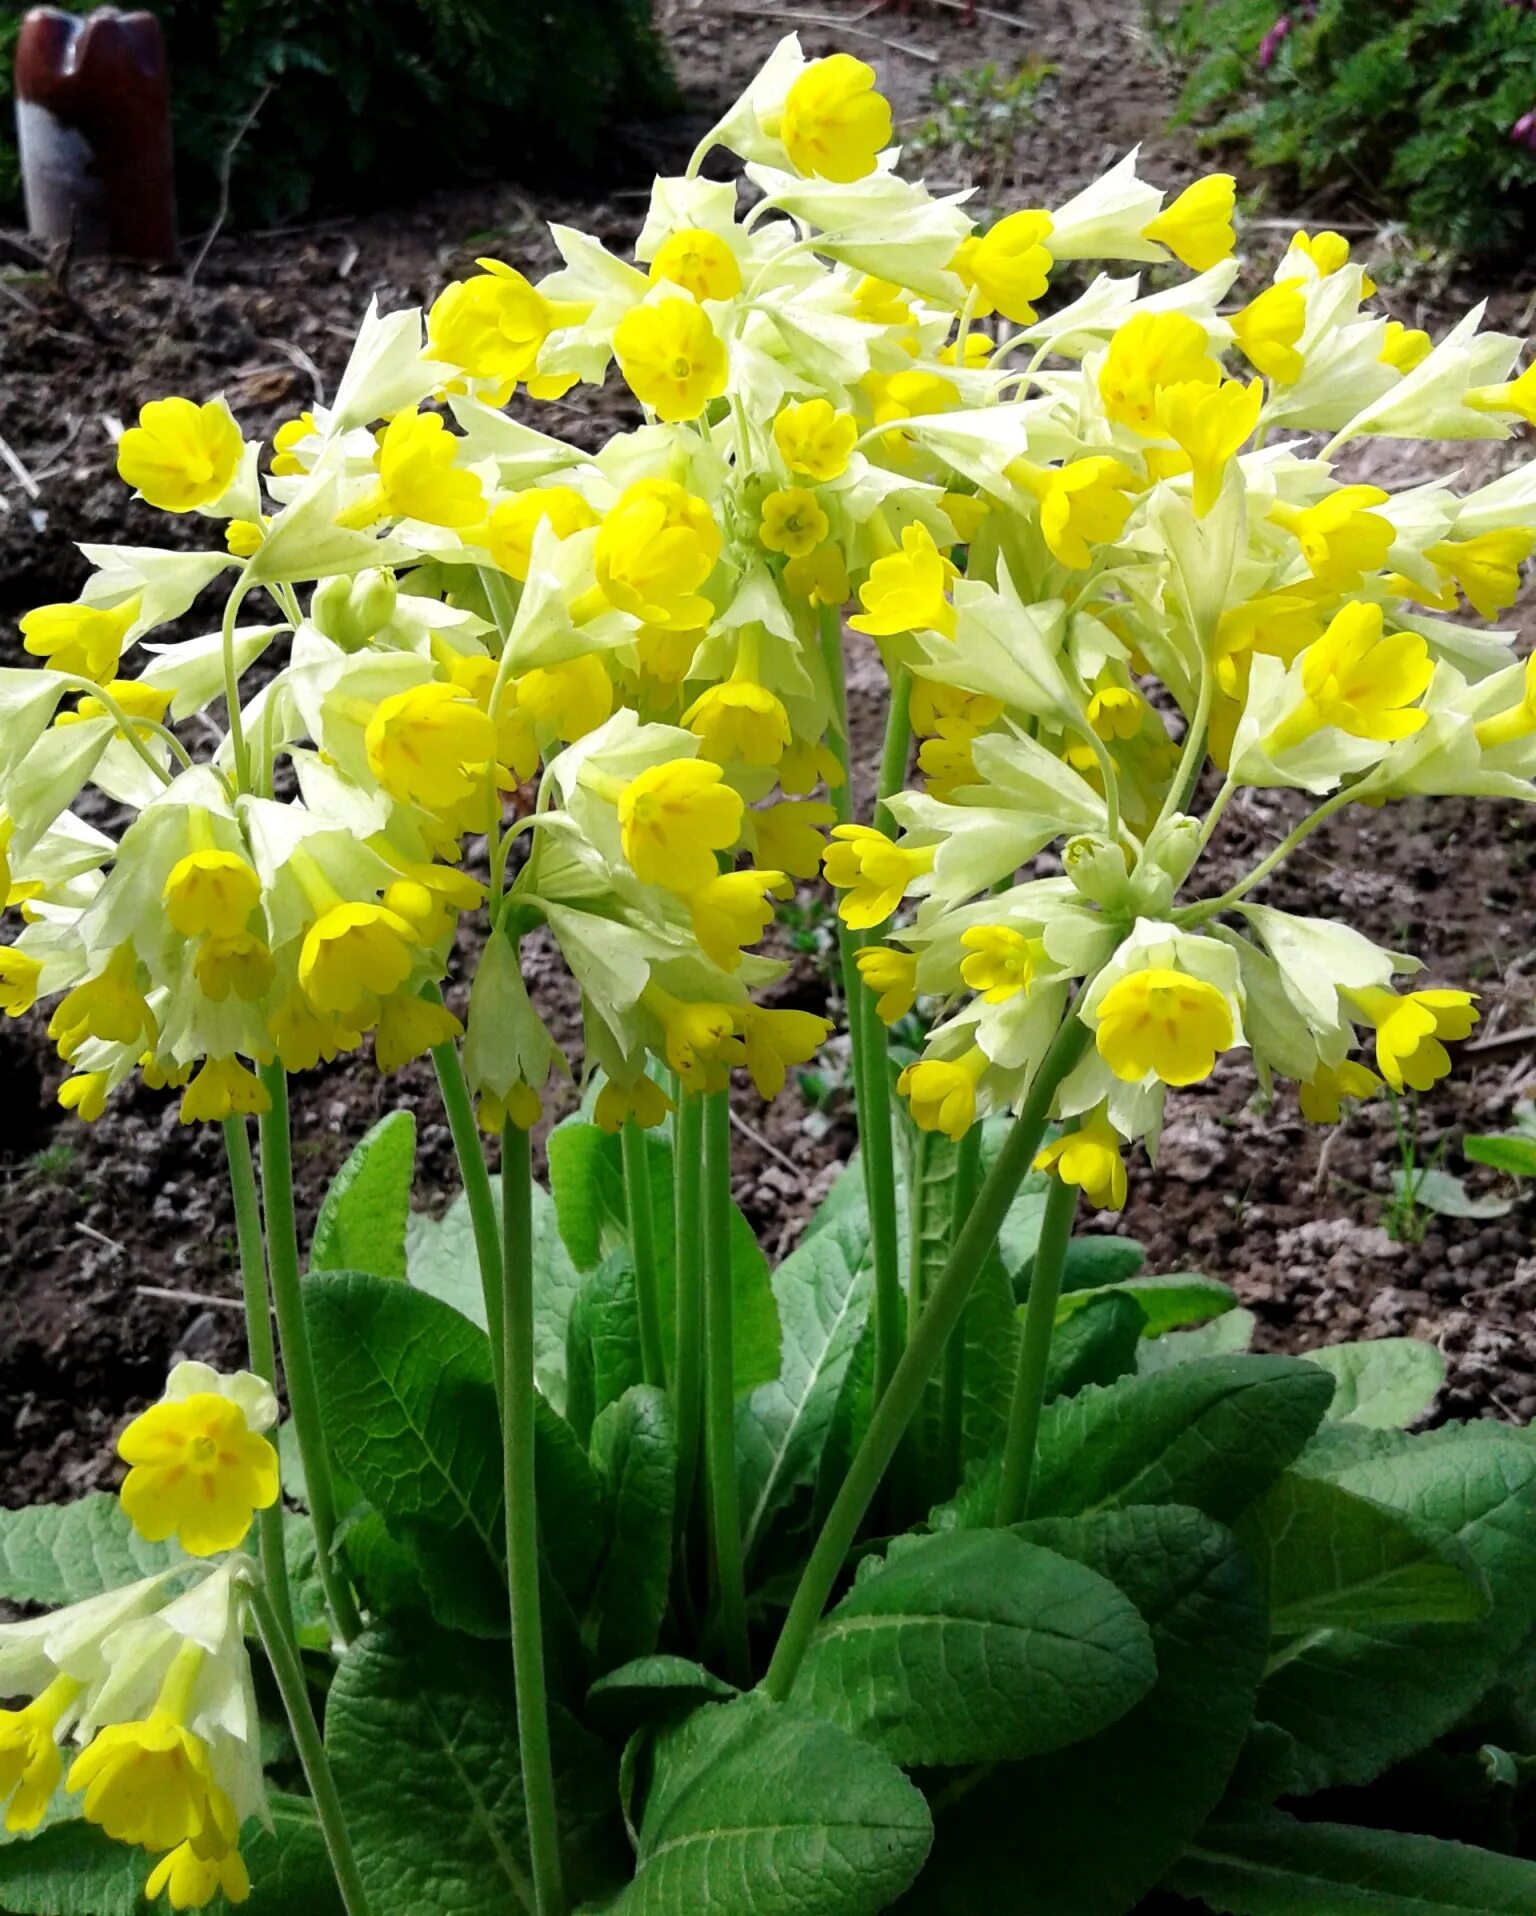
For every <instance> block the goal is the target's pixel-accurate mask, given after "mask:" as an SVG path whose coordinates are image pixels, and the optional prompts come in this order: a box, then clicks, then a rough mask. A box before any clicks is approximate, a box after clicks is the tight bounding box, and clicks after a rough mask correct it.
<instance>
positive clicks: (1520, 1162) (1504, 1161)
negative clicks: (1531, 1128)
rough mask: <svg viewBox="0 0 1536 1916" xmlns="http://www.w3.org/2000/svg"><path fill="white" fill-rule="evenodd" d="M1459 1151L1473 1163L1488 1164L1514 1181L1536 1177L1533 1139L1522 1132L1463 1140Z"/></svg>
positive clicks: (1535, 1152)
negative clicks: (1505, 1172) (1505, 1173)
mask: <svg viewBox="0 0 1536 1916" xmlns="http://www.w3.org/2000/svg"><path fill="white" fill-rule="evenodd" d="M1461 1148H1462V1150H1464V1151H1465V1152H1466V1154H1467V1156H1468V1157H1469V1158H1470V1159H1471V1160H1472V1162H1473V1163H1474V1164H1490V1165H1492V1166H1493V1168H1494V1170H1495V1171H1507V1172H1508V1173H1509V1175H1510V1176H1511V1177H1515V1178H1536V1138H1533V1137H1531V1136H1530V1134H1529V1133H1528V1132H1524V1131H1500V1132H1495V1133H1493V1134H1492V1135H1490V1136H1484V1137H1471V1138H1463V1139H1462V1141H1461Z"/></svg>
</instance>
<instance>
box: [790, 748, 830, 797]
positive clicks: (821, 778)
mask: <svg viewBox="0 0 1536 1916" xmlns="http://www.w3.org/2000/svg"><path fill="white" fill-rule="evenodd" d="M822 783H825V785H826V787H827V789H828V791H835V790H836V789H837V787H838V786H840V785H841V784H842V783H843V768H842V766H841V765H840V764H839V763H838V760H837V754H836V752H834V751H832V750H831V749H830V748H829V747H828V746H825V745H822V744H820V743H818V742H817V741H815V740H813V739H799V738H797V739H792V740H791V741H790V743H789V744H788V745H787V746H785V748H784V752H783V754H782V756H781V757H780V759H779V789H780V791H783V792H789V793H791V794H793V795H794V796H795V797H797V798H803V797H804V796H805V794H806V793H807V792H814V791H815V789H816V787H817V786H818V785H819V784H822Z"/></svg>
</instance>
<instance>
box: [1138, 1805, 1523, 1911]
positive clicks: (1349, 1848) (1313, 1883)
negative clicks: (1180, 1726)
mask: <svg viewBox="0 0 1536 1916" xmlns="http://www.w3.org/2000/svg"><path fill="white" fill-rule="evenodd" d="M1168 1881H1169V1885H1170V1887H1172V1888H1173V1889H1174V1890H1176V1891H1177V1892H1178V1893H1179V1895H1181V1896H1192V1897H1198V1898H1199V1899H1200V1900H1201V1901H1202V1902H1204V1903H1205V1904H1206V1906H1207V1907H1208V1908H1209V1909H1212V1910H1219V1911H1221V1912H1223V1916H1530V1912H1531V1909H1532V1908H1533V1907H1536V1863H1528V1862H1525V1861H1523V1860H1522V1859H1521V1858H1519V1857H1516V1856H1499V1855H1495V1854H1494V1853H1493V1852H1492V1851H1491V1850H1482V1849H1473V1848H1471V1847H1470V1846H1469V1845H1467V1844H1465V1843H1447V1842H1442V1841H1440V1840H1439V1839H1437V1838H1436V1837H1433V1836H1400V1835H1398V1834H1397V1832H1396V1831H1394V1830H1373V1829H1356V1828H1354V1827H1353V1826H1351V1825H1348V1824H1341V1823H1301V1822H1298V1821H1296V1819H1295V1818H1294V1817H1290V1816H1283V1815H1280V1814H1279V1813H1277V1812H1273V1811H1272V1812H1269V1813H1266V1814H1263V1815H1258V1816H1253V1817H1245V1818H1244V1819H1242V1820H1241V1821H1237V1822H1231V1823H1216V1824H1213V1825H1212V1826H1211V1828H1210V1829H1208V1830H1205V1831H1202V1833H1201V1835H1200V1837H1199V1839H1198V1840H1197V1841H1196V1842H1195V1843H1194V1844H1193V1845H1192V1846H1191V1847H1190V1849H1189V1851H1188V1852H1187V1854H1186V1855H1185V1856H1184V1858H1183V1860H1182V1861H1181V1862H1180V1863H1179V1865H1178V1867H1177V1868H1176V1869H1175V1870H1174V1871H1173V1872H1172V1874H1171V1875H1170V1877H1169V1878H1168Z"/></svg>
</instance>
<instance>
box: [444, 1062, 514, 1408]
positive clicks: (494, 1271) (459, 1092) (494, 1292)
mask: <svg viewBox="0 0 1536 1916" xmlns="http://www.w3.org/2000/svg"><path fill="white" fill-rule="evenodd" d="M432 1064H433V1067H434V1069H435V1070H436V1072H437V1088H438V1090H439V1092H440V1093H441V1094H442V1100H443V1111H444V1113H445V1114H446V1116H447V1119H448V1129H449V1132H450V1133H451V1134H452V1137H453V1149H454V1153H455V1155H456V1156H457V1158H458V1160H459V1179H460V1182H461V1183H462V1184H463V1186H464V1201H465V1203H466V1204H467V1205H468V1207H469V1225H470V1229H471V1230H472V1231H473V1233H474V1238H475V1262H476V1263H477V1264H478V1265H479V1267H480V1294H481V1296H482V1297H483V1298H484V1299H485V1329H486V1335H487V1336H488V1337H489V1339H490V1343H491V1372H492V1375H493V1376H494V1378H495V1381H496V1395H497V1398H498V1399H499V1398H500V1396H501V1392H502V1381H501V1361H502V1330H501V1230H500V1227H499V1226H498V1224H497V1222H496V1197H495V1193H494V1192H493V1191H492V1190H491V1177H490V1173H489V1172H488V1171H487V1170H486V1168H485V1152H484V1150H483V1148H482V1146H481V1143H480V1127H479V1126H478V1125H477V1124H476V1123H475V1108H474V1104H473V1102H472V1101H471V1098H470V1095H469V1083H468V1080H467V1079H466V1078H465V1076H464V1063H463V1060H462V1059H461V1058H460V1056H459V1048H458V1046H457V1045H456V1044H454V1043H453V1042H452V1040H450V1041H449V1042H448V1043H447V1044H440V1045H434V1046H433V1048H432Z"/></svg>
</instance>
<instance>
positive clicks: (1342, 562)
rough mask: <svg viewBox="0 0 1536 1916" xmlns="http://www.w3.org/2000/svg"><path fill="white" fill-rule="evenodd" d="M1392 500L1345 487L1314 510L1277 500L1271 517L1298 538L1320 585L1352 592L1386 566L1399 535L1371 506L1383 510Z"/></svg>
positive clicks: (1374, 489)
mask: <svg viewBox="0 0 1536 1916" xmlns="http://www.w3.org/2000/svg"><path fill="white" fill-rule="evenodd" d="M1388 497H1389V495H1388V494H1387V493H1385V492H1383V491H1382V490H1381V488H1380V487H1379V486H1340V487H1339V489H1338V491H1337V492H1331V493H1329V495H1328V497H1327V498H1326V499H1319V500H1318V502H1317V504H1316V505H1315V506H1306V507H1301V506H1291V505H1286V504H1284V503H1283V502H1280V501H1277V502H1276V503H1275V504H1274V505H1272V506H1271V507H1270V509H1269V516H1270V518H1271V519H1273V520H1274V521H1275V523H1276V524H1277V525H1281V526H1284V527H1285V529H1286V531H1287V532H1290V533H1292V534H1294V536H1295V538H1296V541H1297V543H1298V544H1299V545H1300V547H1301V556H1302V557H1303V558H1304V559H1305V560H1306V562H1307V564H1308V566H1309V567H1310V568H1311V571H1312V576H1313V577H1314V578H1315V579H1317V580H1318V581H1319V583H1321V584H1326V585H1331V586H1334V587H1337V588H1340V589H1343V590H1348V588H1349V587H1350V586H1354V585H1358V584H1359V583H1360V578H1361V575H1362V574H1363V573H1366V572H1375V571H1377V570H1378V569H1379V568H1380V567H1381V566H1383V565H1385V563H1386V558H1387V553H1388V551H1389V550H1390V549H1391V545H1392V541H1393V540H1394V539H1395V538H1396V537H1397V534H1396V532H1395V530H1394V529H1393V525H1392V521H1391V520H1390V519H1384V518H1383V517H1382V516H1381V514H1380V513H1379V512H1372V511H1371V507H1372V506H1384V505H1385V504H1386V503H1387V500H1388Z"/></svg>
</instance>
